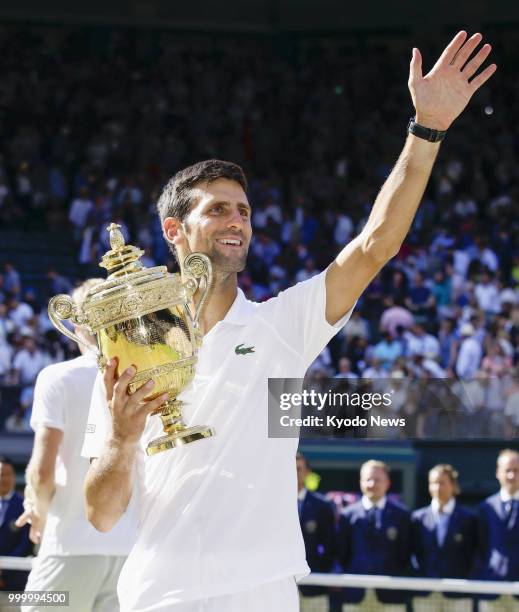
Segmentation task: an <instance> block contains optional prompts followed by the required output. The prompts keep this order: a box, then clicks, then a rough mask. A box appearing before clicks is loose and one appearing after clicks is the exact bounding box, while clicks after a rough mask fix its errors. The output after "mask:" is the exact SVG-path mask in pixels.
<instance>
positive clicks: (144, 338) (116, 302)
mask: <svg viewBox="0 0 519 612" xmlns="http://www.w3.org/2000/svg"><path fill="white" fill-rule="evenodd" d="M119 227H120V225H116V224H115V223H112V224H111V225H110V227H108V228H107V231H109V232H110V246H111V247H112V248H111V250H110V251H108V252H106V253H105V254H104V255H103V257H102V259H101V263H100V264H99V265H100V266H101V267H103V268H106V270H107V271H108V273H109V274H108V278H107V279H106V281H105V282H103V283H101V284H99V285H97V286H95V287H94V288H92V289H91V290H90V291H89V292H88V294H87V296H86V298H85V300H84V301H83V303H82V304H81V305H80V306H76V305H75V304H74V302H73V301H72V298H71V297H70V296H68V295H64V294H60V295H56V296H54V297H53V298H52V299H51V300H50V302H49V317H50V320H51V321H52V323H53V324H54V325H55V327H56V328H57V329H58V330H59V331H60V332H62V333H63V334H65V335H66V336H67V337H69V338H71V339H72V340H74V341H75V342H79V343H80V344H86V343H85V342H84V341H83V340H82V339H81V338H79V337H78V336H77V335H76V334H74V333H73V332H71V331H69V330H68V329H67V328H66V327H65V326H64V325H63V323H62V322H61V321H64V320H66V319H68V320H70V321H71V322H72V323H73V324H75V325H77V326H79V327H82V328H85V329H86V330H87V331H89V332H90V333H92V334H95V335H96V337H97V345H98V351H97V354H98V364H99V367H100V368H101V369H102V368H103V367H104V366H105V365H106V363H107V361H108V360H109V359H111V358H112V357H117V358H118V360H119V364H118V371H119V373H120V372H123V371H124V370H125V369H126V368H127V367H129V366H130V365H134V366H135V367H136V368H137V373H136V374H135V376H134V378H133V380H132V382H131V383H130V385H129V387H128V392H129V393H130V394H132V393H134V392H135V391H136V390H137V389H138V388H139V387H141V386H142V385H143V384H144V383H145V382H147V381H148V380H149V379H153V380H154V381H155V386H154V388H153V393H151V394H150V395H149V396H147V397H146V400H152V399H154V398H156V397H158V396H159V395H162V394H163V393H166V392H167V393H168V399H167V400H166V401H165V402H164V403H163V404H162V406H161V407H160V408H159V409H158V410H157V411H155V412H154V413H153V414H160V418H161V419H162V424H163V427H164V433H165V435H164V436H160V437H159V438H156V439H155V440H151V441H150V442H149V444H148V446H147V448H146V452H147V453H148V455H154V454H155V453H159V452H161V451H164V450H167V449H169V448H175V447H176V446H179V445H181V444H187V443H189V442H195V441H196V440H201V439H203V438H208V437H210V436H212V435H214V432H213V430H212V429H211V428H210V427H208V426H206V425H197V426H195V427H187V426H186V424H185V423H184V421H183V419H182V402H181V401H179V400H178V399H177V396H178V394H179V393H180V392H181V391H182V390H183V389H185V388H186V387H187V385H188V384H189V383H190V382H191V381H192V380H193V377H194V375H195V366H196V362H197V353H198V348H199V346H200V344H201V339H202V336H201V333H200V329H199V323H198V322H199V318H200V313H201V311H202V308H203V307H204V304H205V302H206V299H207V295H208V292H209V289H210V287H211V284H212V268H211V261H210V260H209V257H207V255H204V254H203V253H191V255H188V257H186V259H185V261H184V266H183V271H184V274H185V276H186V277H187V280H186V282H182V279H181V277H180V274H169V273H168V271H167V268H166V266H157V267H154V268H145V267H144V266H143V265H142V263H141V261H140V258H141V257H142V255H143V254H144V251H143V250H141V249H139V248H137V247H134V246H132V245H126V244H125V242H124V237H123V235H122V234H121V232H120V231H119ZM201 281H203V282H201ZM199 286H200V287H201V291H202V295H201V298H200V300H199V302H198V304H197V306H196V309H195V313H194V315H192V314H191V311H190V309H189V304H190V302H191V301H192V299H193V296H194V294H195V292H196V290H197V289H198V288H199ZM87 346H88V348H89V349H92V347H91V346H90V345H87Z"/></svg>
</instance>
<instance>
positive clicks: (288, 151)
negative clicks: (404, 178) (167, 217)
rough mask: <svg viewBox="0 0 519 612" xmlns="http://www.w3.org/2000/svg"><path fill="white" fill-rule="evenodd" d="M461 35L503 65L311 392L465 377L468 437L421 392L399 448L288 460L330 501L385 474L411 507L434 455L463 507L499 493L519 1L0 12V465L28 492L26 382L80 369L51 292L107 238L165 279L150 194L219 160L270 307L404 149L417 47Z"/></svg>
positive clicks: (517, 390) (337, 238) (310, 269)
mask: <svg viewBox="0 0 519 612" xmlns="http://www.w3.org/2000/svg"><path fill="white" fill-rule="evenodd" d="M461 28H464V29H466V30H468V31H469V32H473V31H481V32H482V33H483V34H484V36H485V38H486V39H487V40H488V41H489V42H491V43H492V45H493V52H492V61H493V62H496V63H497V64H498V72H497V74H496V75H495V76H494V77H493V78H492V79H491V81H490V82H489V83H488V84H487V85H486V86H485V87H484V88H483V90H482V91H481V92H479V93H478V94H477V95H476V96H475V97H474V98H473V100H472V101H471V103H470V104H469V107H468V108H467V110H466V111H465V112H464V114H463V116H462V117H461V118H460V119H458V120H457V121H456V123H455V124H454V126H453V127H452V128H451V129H450V130H449V133H448V135H447V138H446V140H445V142H444V144H443V145H442V147H441V151H440V155H439V158H438V161H437V164H436V166H435V169H434V172H433V176H432V178H431V180H430V182H429V185H428V188H427V191H426V194H425V196H424V199H423V202H422V204H421V206H420V209H419V212H418V214H417V217H416V220H415V222H414V224H413V227H412V230H411V232H410V234H409V236H408V238H407V240H406V242H405V244H404V246H403V247H402V249H401V251H400V253H399V254H398V256H397V257H395V258H394V259H393V260H392V261H391V263H390V264H389V265H388V266H386V268H385V269H384V270H383V271H382V273H381V274H380V275H379V276H378V277H377V278H376V279H375V280H374V281H373V282H372V283H371V285H370V287H369V288H368V289H367V291H366V292H365V294H364V295H363V297H362V298H361V300H359V303H358V305H357V308H356V310H355V313H354V314H353V316H352V319H351V321H350V323H349V324H348V325H347V326H346V327H345V329H344V330H342V331H341V332H340V333H339V334H338V336H337V337H336V338H334V340H333V341H332V342H331V343H330V345H329V347H327V349H326V350H325V351H323V353H322V354H321V355H320V356H319V358H318V359H317V360H316V362H315V363H314V364H313V365H312V368H311V370H310V376H311V377H314V379H316V380H317V381H318V380H319V379H320V378H321V379H322V378H323V377H325V376H327V377H335V376H338V377H341V378H344V379H352V380H353V379H355V378H357V377H362V376H364V377H368V378H372V379H376V378H386V379H388V378H392V379H395V380H402V379H405V380H409V379H430V378H440V379H442V378H447V379H452V380H453V381H465V382H466V384H467V386H469V387H470V393H471V398H472V401H471V403H470V406H469V407H467V408H466V412H465V414H464V415H463V423H465V424H467V427H466V428H465V429H464V427H465V426H464V425H463V426H460V424H459V423H458V424H457V428H456V429H455V430H451V429H449V428H448V427H447V428H446V427H444V426H441V424H442V423H445V420H442V419H444V417H445V414H444V413H443V411H442V407H441V406H440V405H439V404H437V403H435V401H434V399H431V397H427V396H425V397H416V398H414V400H413V401H405V402H402V403H401V404H400V405H398V406H397V407H396V408H395V409H394V411H393V413H394V414H401V415H405V416H406V418H407V419H408V423H409V426H408V431H406V439H399V438H398V437H397V439H394V434H393V433H391V432H388V434H387V435H384V434H381V435H380V436H378V437H379V439H376V440H337V439H335V440H330V441H326V442H323V441H304V442H303V443H302V444H301V447H302V450H303V451H304V453H305V456H306V457H307V458H308V459H309V460H310V461H311V464H312V469H313V470H314V471H315V472H317V473H319V475H320V485H319V487H320V490H321V491H322V492H327V491H331V490H336V491H341V492H348V491H350V492H356V491H357V490H358V469H359V466H360V464H361V463H362V462H363V461H365V460H367V459H379V460H383V461H385V462H387V463H388V464H389V465H390V466H391V468H392V491H393V492H394V493H396V494H397V495H398V496H399V498H400V499H401V500H402V501H404V502H405V503H406V504H408V506H409V507H411V508H415V507H417V506H419V505H420V504H424V503H426V502H427V499H428V496H427V478H426V474H427V470H428V469H429V468H430V467H431V466H432V465H434V464H436V463H440V462H441V463H445V462H448V463H452V464H453V465H455V467H456V468H457V469H458V471H459V473H460V483H461V490H462V493H461V499H462V500H463V501H464V502H465V503H467V504H468V505H474V504H476V503H477V502H479V501H480V500H481V499H483V498H484V497H485V496H486V495H488V494H489V493H491V492H492V491H494V490H495V489H496V487H497V482H496V481H495V477H494V474H495V459H496V456H497V452H498V450H499V449H501V448H503V447H504V446H507V447H513V448H519V444H518V442H517V434H518V431H519V377H518V372H519V370H518V368H519V248H518V244H519V241H518V237H519V215H518V211H519V165H518V164H517V155H518V150H519V122H518V117H519V79H518V78H517V68H518V64H519V4H518V3H517V2H513V1H511V0H510V1H509V2H505V1H502V2H495V1H493V2H490V0H487V1H485V0H478V1H473V2H470V3H469V2H457V3H455V4H454V5H453V4H452V3H451V2H446V1H442V2H434V3H433V2H420V3H419V4H417V3H413V2H411V1H410V0H409V1H402V2H382V1H378V0H377V1H375V0H370V1H365V2H362V3H345V2H341V1H339V0H321V1H320V2H319V3H316V2H310V1H302V0H297V1H296V0H248V1H247V2H238V1H237V0H232V1H228V2H226V3H221V2H199V1H191V2H189V3H177V2H175V3H171V2H165V1H160V0H134V1H131V2H127V1H124V2H123V1H122V0H119V1H115V0H103V2H101V1H98V0H96V1H94V0H90V1H89V2H88V3H87V2H74V3H67V2H65V1H64V0H63V1H54V2H52V1H50V0H49V1H47V2H45V3H44V4H42V3H40V2H37V0H33V1H32V2H31V1H28V0H17V1H16V2H14V1H11V0H4V1H3V2H2V3H1V5H0V75H1V76H0V401H1V404H0V450H1V454H5V455H9V456H10V457H11V459H13V460H14V462H15V465H16V468H17V476H18V483H19V485H21V484H22V483H23V470H24V467H25V464H26V462H27V460H28V458H29V456H30V452H31V448H32V431H31V429H30V425H29V420H30V413H31V405H32V391H33V386H34V382H35V379H36V377H37V375H38V372H39V371H40V370H41V369H42V368H43V367H44V366H45V365H48V364H50V363H53V362H57V361H61V360H63V359H66V358H70V357H72V356H75V355H76V354H77V352H76V348H75V346H73V345H72V344H71V343H70V342H69V341H68V340H67V339H66V338H65V337H63V336H61V335H60V334H59V333H58V332H56V331H55V330H54V328H53V326H52V324H51V323H50V322H49V320H48V317H47V314H46V305H47V302H48V299H49V297H51V296H52V295H54V294H56V293H64V292H69V291H70V290H71V289H72V288H73V287H75V286H76V285H77V284H78V283H79V282H80V281H81V280H82V279H85V278H88V277H90V276H103V275H104V272H103V271H102V270H100V269H99V268H98V267H97V262H98V260H99V259H100V257H101V255H102V254H103V253H104V252H105V251H106V250H107V249H108V248H109V246H108V240H107V236H108V234H107V232H106V231H105V228H106V227H107V225H108V224H109V222H111V221H116V222H117V223H119V224H120V225H121V226H122V231H123V233H124V235H125V237H126V238H127V241H129V242H131V243H133V244H137V245H139V246H141V247H142V248H144V249H145V250H146V256H145V263H146V265H155V264H164V263H167V264H168V266H169V267H170V269H171V270H172V271H173V270H174V269H175V263H174V261H173V258H172V256H171V254H170V253H169V251H168V249H167V247H166V245H165V243H164V240H163V238H162V235H161V230H160V226H159V222H158V218H157V215H156V213H155V203H156V200H157V197H158V195H159V193H160V191H161V188H162V187H163V185H164V184H165V183H166V181H167V180H168V178H169V177H170V176H171V175H172V174H173V173H175V172H176V171H177V170H178V169H180V168H182V167H184V166H186V165H189V164H191V163H194V162H195V161H198V160H201V159H206V158H220V159H228V160H232V161H234V162H237V163H239V164H241V165H242V166H243V167H244V169H245V171H246V174H247V176H248V179H249V185H250V188H249V194H248V195H249V201H250V203H251V205H252V208H253V217H252V223H253V229H254V240H253V243H252V245H251V249H250V254H249V259H248V265H247V271H246V272H244V273H242V274H241V275H240V279H239V282H240V286H241V287H242V289H243V290H244V291H245V293H246V295H247V296H248V297H249V298H250V299H252V300H257V301H261V300H265V299H268V298H269V297H270V296H273V295H276V294H277V292H279V291H280V290H282V289H283V288H285V287H288V286H290V285H292V284H294V283H295V282H297V281H301V280H304V279H307V278H310V277H311V276H313V275H314V274H316V273H318V272H319V271H321V270H323V269H324V268H325V267H326V266H327V265H328V264H329V263H330V261H331V260H332V259H333V258H334V256H335V255H336V254H337V253H338V251H339V250H340V248H341V247H342V245H344V244H345V243H346V242H348V241H349V240H350V239H351V238H352V237H353V236H355V235H356V234H357V233H358V232H359V231H360V230H361V228H362V227H363V224H364V222H365V221H366V218H367V215H368V213H369V211H370V209H371V206H372V204H373V201H374V198H375V197H376V195H377V192H378V190H379V188H380V186H381V185H382V183H383V181H384V179H385V177H386V176H387V175H388V173H389V172H390V170H391V167H392V165H393V164H394V162H395V160H396V157H397V155H398V153H399V151H400V149H401V147H402V145H403V142H404V140H405V134H406V132H405V130H406V126H407V122H408V120H409V117H410V116H411V115H412V113H413V108H412V104H411V100H410V96H409V92H408V89H407V79H408V64H409V61H410V57H411V49H412V47H413V46H418V47H419V48H420V50H421V52H422V55H423V57H424V69H427V70H428V69H429V68H430V67H431V66H432V63H433V62H434V61H435V60H436V58H437V57H438V55H439V53H440V52H441V51H442V49H443V47H444V46H445V44H446V43H447V42H448V41H449V40H450V38H451V37H452V35H453V34H454V33H455V32H456V31H457V30H459V29H461ZM469 425H470V426H469ZM453 431H455V436H453V434H452V432H453Z"/></svg>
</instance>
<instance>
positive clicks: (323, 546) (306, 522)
mask: <svg viewBox="0 0 519 612" xmlns="http://www.w3.org/2000/svg"><path fill="white" fill-rule="evenodd" d="M296 466H297V488H298V494H297V507H298V511H299V521H300V523H301V530H302V532H303V539H304V541H305V550H306V561H307V563H308V565H309V566H310V569H311V570H312V572H317V573H328V572H331V571H332V568H333V562H334V557H335V512H334V508H333V505H332V504H331V503H330V502H329V501H327V500H326V499H325V498H324V497H323V496H322V495H319V494H318V493H313V492H311V491H308V490H307V489H306V487H305V481H306V477H307V476H308V474H309V473H310V466H309V465H308V462H307V460H306V459H305V457H304V456H303V455H302V454H301V453H298V454H297V457H296ZM299 590H300V602H301V612H328V610H329V609H330V603H329V600H328V590H327V589H326V588H324V587H314V586H301V587H299Z"/></svg>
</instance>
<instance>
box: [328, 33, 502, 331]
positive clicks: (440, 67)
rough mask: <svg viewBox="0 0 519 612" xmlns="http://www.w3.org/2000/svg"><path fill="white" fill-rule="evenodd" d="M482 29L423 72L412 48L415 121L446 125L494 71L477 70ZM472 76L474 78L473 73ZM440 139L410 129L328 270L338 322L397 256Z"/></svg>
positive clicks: (331, 313) (458, 40)
mask: <svg viewBox="0 0 519 612" xmlns="http://www.w3.org/2000/svg"><path fill="white" fill-rule="evenodd" d="M481 40H482V36H481V34H474V35H473V36H471V37H470V38H467V33H466V32H463V31H462V32H459V33H458V34H457V35H456V36H455V37H454V38H453V39H452V41H451V42H450V44H449V45H448V46H447V47H446V48H445V50H444V51H443V53H442V55H441V56H440V58H439V59H438V61H437V62H436V64H435V65H434V67H433V68H432V70H431V71H430V72H429V73H428V74H426V75H425V76H423V75H422V56H421V54H420V51H419V50H418V49H413V56H412V59H411V66H410V71H409V90H410V92H411V97H412V100H413V104H414V107H415V111H416V122H417V123H418V124H420V125H422V126H424V127H426V128H429V129H433V130H440V131H444V130H447V129H448V128H449V127H450V125H451V124H452V122H453V121H454V120H455V119H456V117H458V115H459V114H460V113H461V112H462V111H463V109H464V108H465V107H466V106H467V104H468V102H469V100H470V98H471V97H472V95H473V94H474V93H475V92H476V91H477V90H478V89H479V88H480V87H481V86H482V85H483V83H485V81H487V80H488V79H489V78H490V77H491V76H492V74H493V73H494V72H495V70H496V65H495V64H491V65H490V66H488V67H487V68H485V70H483V71H482V72H481V73H480V74H478V75H477V76H476V77H474V74H475V73H476V72H477V71H478V69H479V68H480V67H481V65H482V64H483V62H484V61H485V59H486V58H487V57H488V55H489V53H490V51H491V47H490V45H488V44H485V45H483V46H482V47H481V49H480V50H479V51H478V52H477V53H476V54H475V55H474V56H473V57H472V58H471V59H469V58H470V57H471V55H472V54H473V52H474V51H475V49H476V47H477V46H478V45H479V44H480V43H481ZM472 77H474V78H472ZM439 147H440V145H439V143H433V142H428V141H427V140H424V139H423V138H418V137H416V136H414V135H412V134H409V136H408V137H407V140H406V142H405V145H404V149H403V151H402V153H401V154H400V157H399V158H398V161H397V162H396V164H395V167H394V168H393V171H392V172H391V174H390V175H389V177H388V178H387V180H386V182H385V183H384V186H383V187H382V189H381V190H380V193H379V194H378V196H377V199H376V200H375V204H374V205H373V208H372V210H371V214H370V216H369V218H368V221H367V223H366V226H365V227H364V229H363V230H362V232H361V233H360V234H359V235H358V236H357V237H356V238H354V239H353V240H352V241H351V242H350V243H349V244H347V245H346V246H345V247H344V249H343V250H342V251H341V252H340V253H339V255H338V256H337V258H336V259H335V261H334V262H333V263H332V264H331V265H330V267H329V268H328V271H327V274H326V319H327V320H328V322H329V323H331V324H334V323H336V322H337V321H338V320H339V319H340V318H342V317H343V316H344V314H346V312H347V311H348V310H349V309H350V308H351V307H352V306H353V305H354V303H355V301H356V300H357V299H358V298H359V297H360V295H361V294H362V292H363V291H364V289H365V288H366V287H367V286H368V284H369V283H370V282H371V280H372V279H373V278H374V277H375V276H376V275H377V273H378V272H379V271H380V269H381V268H382V267H383V266H384V265H385V264H386V263H387V262H388V261H389V260H390V259H391V258H392V257H394V256H395V255H396V254H397V253H398V251H399V250H400V247H401V245H402V243H403V241H404V239H405V236H406V235H407V233H408V231H409V228H410V227H411V223H412V221H413V218H414V216H415V213H416V210H417V208H418V205H419V204H420V201H421V199H422V196H423V193H424V191H425V187H426V185H427V181H428V180H429V176H430V174H431V170H432V167H433V164H434V161H435V159H436V156H437V154H438V150H439Z"/></svg>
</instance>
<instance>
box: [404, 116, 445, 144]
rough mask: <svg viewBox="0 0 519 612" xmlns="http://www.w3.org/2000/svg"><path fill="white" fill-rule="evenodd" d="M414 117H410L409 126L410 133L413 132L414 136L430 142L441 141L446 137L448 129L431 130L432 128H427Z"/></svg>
mask: <svg viewBox="0 0 519 612" xmlns="http://www.w3.org/2000/svg"><path fill="white" fill-rule="evenodd" d="M414 119H415V118H414V117H411V119H409V124H408V126H407V132H408V134H413V135H414V136H418V138H423V139H424V140H427V141H428V142H441V141H442V140H443V139H444V138H445V134H446V133H447V130H443V131H441V130H431V128H426V127H424V126H423V125H420V124H419V123H416V121H415V120H414Z"/></svg>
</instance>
